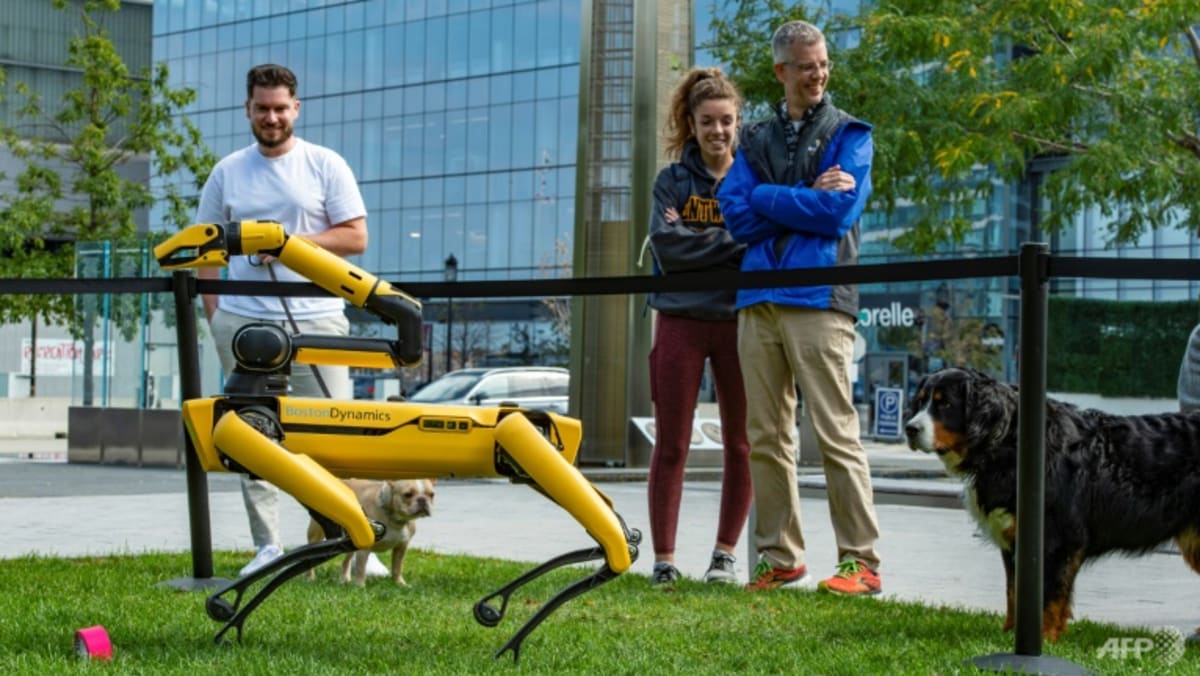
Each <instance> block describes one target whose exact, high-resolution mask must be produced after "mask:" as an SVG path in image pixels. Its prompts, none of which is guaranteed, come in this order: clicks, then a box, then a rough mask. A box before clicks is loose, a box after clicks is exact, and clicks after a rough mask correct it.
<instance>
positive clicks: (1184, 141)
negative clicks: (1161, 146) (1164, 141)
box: [1170, 134, 1200, 160]
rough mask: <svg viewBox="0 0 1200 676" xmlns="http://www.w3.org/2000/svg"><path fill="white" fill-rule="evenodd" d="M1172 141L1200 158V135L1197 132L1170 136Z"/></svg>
mask: <svg viewBox="0 0 1200 676" xmlns="http://www.w3.org/2000/svg"><path fill="white" fill-rule="evenodd" d="M1170 140H1171V143H1174V144H1175V145H1177V146H1179V147H1180V148H1183V149H1184V150H1187V151H1189V152H1191V153H1192V154H1193V155H1195V156H1196V159H1198V160H1200V136H1196V135H1195V134H1180V135H1178V136H1172V137H1170Z"/></svg>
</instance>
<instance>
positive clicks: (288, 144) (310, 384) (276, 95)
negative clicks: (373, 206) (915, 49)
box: [196, 64, 387, 575]
mask: <svg viewBox="0 0 1200 676" xmlns="http://www.w3.org/2000/svg"><path fill="white" fill-rule="evenodd" d="M299 115H300V100H299V99H298V98H296V76H295V74H294V73H292V71H290V70H288V69H287V68H285V67H283V66H279V65H275V64H264V65H260V66H255V67H254V68H251V69H250V71H249V72H248V73H247V74H246V117H247V118H248V119H249V120H250V131H251V133H252V134H254V138H255V140H256V143H254V144H253V145H250V146H247V147H245V148H242V149H241V150H237V151H235V152H233V153H230V154H229V155H227V156H226V157H225V158H224V159H222V160H221V161H220V162H218V163H217V165H216V166H215V167H213V170H212V174H211V175H210V176H209V177H208V181H207V182H206V183H205V184H204V191H203V192H202V193H201V196H200V207H199V208H198V209H197V211H196V222H197V223H225V222H228V221H244V220H272V221H279V222H281V223H283V225H284V228H285V229H286V230H287V232H288V233H289V234H298V235H303V236H304V237H306V238H307V239H309V240H311V241H312V242H314V243H315V244H317V245H319V246H321V247H323V248H325V249H327V250H329V251H331V252H333V253H335V254H338V255H339V256H353V255H355V254H360V253H362V252H363V251H364V250H366V247H367V209H366V206H365V205H364V204H363V199H362V195H361V194H360V193H359V190H358V184H357V183H356V182H355V179H354V173H353V172H352V171H351V170H350V167H349V165H347V164H346V161H345V160H344V159H342V157H341V156H339V155H338V154H337V153H335V152H334V151H332V150H330V149H328V148H324V147H321V146H318V145H315V144H312V143H308V142H307V141H304V140H303V139H300V138H298V137H296V136H294V135H293V126H294V124H295V122H296V119H297V118H298V117H299ZM199 274H200V276H201V277H203V278H209V279H215V278H217V277H218V276H219V275H220V272H219V271H218V270H217V269H215V268H201V269H200V273H199ZM228 278H229V279H233V280H239V281H270V280H272V279H274V280H278V281H280V282H294V281H308V280H307V279H306V278H304V277H302V276H300V275H299V274H297V273H295V272H293V271H292V270H289V269H288V268H287V267H285V266H284V265H283V264H282V263H279V262H278V261H276V260H275V259H274V257H272V256H266V255H263V256H258V255H255V256H234V257H232V258H231V259H230V261H229V266H228ZM203 300H204V313H205V315H207V317H208V322H209V327H210V329H211V330H212V333H213V339H214V340H215V341H216V346H217V354H218V355H219V356H220V358H221V368H222V369H223V370H224V372H225V374H226V375H228V374H229V373H230V372H231V371H232V370H233V367H234V364H235V362H234V358H233V353H232V346H231V341H232V338H233V334H234V333H235V332H236V331H237V330H238V329H239V328H241V327H242V326H243V325H245V324H250V323H259V322H269V323H274V324H278V325H279V326H281V327H283V328H284V329H285V330H286V331H288V332H289V333H304V334H325V335H333V334H338V335H346V334H347V333H348V332H349V328H350V324H349V321H348V320H347V319H346V315H345V312H344V309H345V302H344V301H343V300H342V299H341V298H336V297H332V296H330V297H321V298H294V297H293V298H283V297H276V296H233V295H222V296H211V295H205V296H204V297H203ZM318 371H319V374H318ZM291 394H293V395H296V396H307V397H329V398H333V399H351V398H353V390H352V388H351V384H350V373H349V369H348V368H347V367H345V366H321V367H311V366H309V365H299V364H298V365H293V368H292V374H291ZM242 495H243V497H244V498H245V502H246V511H247V513H248V515H249V517H250V533H251V537H252V538H253V539H254V546H255V548H256V550H257V551H256V554H255V557H254V559H253V560H252V561H251V562H250V563H248V564H247V565H246V567H244V568H243V569H242V571H241V574H242V575H245V574H247V573H249V572H252V571H254V570H256V569H258V568H259V567H261V566H263V565H265V564H267V563H269V562H270V561H272V560H273V559H275V558H278V557H279V556H282V554H283V547H282V544H281V542H280V536H279V491H278V489H276V488H275V487H274V486H272V485H271V484H269V483H266V482H265V481H259V480H254V479H250V478H249V477H247V476H245V475H243V477H242ZM372 564H373V565H372V568H373V569H374V570H375V571H378V570H382V571H383V572H384V573H385V574H386V572H387V571H386V569H385V568H384V566H383V564H382V563H380V562H379V561H378V559H374V560H373V561H372Z"/></svg>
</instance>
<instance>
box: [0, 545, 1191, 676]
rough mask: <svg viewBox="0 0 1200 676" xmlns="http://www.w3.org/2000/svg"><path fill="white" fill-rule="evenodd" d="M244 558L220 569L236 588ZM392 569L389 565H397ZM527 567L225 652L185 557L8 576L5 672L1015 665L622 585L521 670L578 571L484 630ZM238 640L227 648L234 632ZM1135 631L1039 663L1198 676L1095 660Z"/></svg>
mask: <svg viewBox="0 0 1200 676" xmlns="http://www.w3.org/2000/svg"><path fill="white" fill-rule="evenodd" d="M245 558H246V554H245V553H244V552H239V553H228V552H217V553H216V554H215V559H214V562H215V567H216V571H217V574H218V575H221V574H225V575H232V574H234V571H236V570H237V568H238V567H239V566H240V565H242V564H243V563H244V562H245ZM385 558H386V557H385ZM529 567H530V566H528V565H525V564H515V563H511V562H505V561H496V560H491V559H477V558H472V557H465V556H444V555H440V554H434V553H430V552H426V551H420V550H415V551H413V552H410V554H409V560H408V564H407V566H406V575H405V577H406V578H407V579H408V582H409V584H410V585H411V586H409V587H407V588H400V587H395V586H393V585H392V584H391V582H390V581H385V580H369V581H368V583H367V586H366V588H365V589H359V588H356V587H348V586H345V585H342V584H341V583H340V581H339V580H338V579H337V572H338V570H337V569H338V566H337V565H336V564H332V563H330V564H326V565H325V566H324V567H322V568H321V569H320V571H319V574H318V577H317V579H316V580H312V581H310V580H307V579H305V578H303V577H301V578H297V579H295V580H293V581H291V582H289V583H287V584H286V585H284V586H283V587H282V588H281V589H280V590H279V591H277V592H276V593H275V594H274V596H272V597H271V598H269V599H268V600H267V601H266V602H265V603H263V605H262V606H260V607H259V608H258V610H256V611H255V613H254V614H252V615H251V616H250V618H249V619H248V620H247V622H246V624H245V634H244V637H243V640H242V642H241V643H233V644H225V645H215V644H214V642H213V636H214V634H215V633H216V631H217V629H218V628H219V627H220V625H219V624H218V623H217V622H214V621H213V620H210V619H209V618H208V616H207V615H206V614H205V611H204V601H205V598H206V594H205V593H202V592H180V591H176V590H173V589H170V588H168V587H163V586H160V585H159V583H162V582H165V581H168V580H171V579H175V578H186V577H189V576H190V575H191V558H190V556H189V555H187V554H144V555H138V556H132V555H131V556H106V557H95V558H77V559H58V558H21V559H11V560H3V561H0V591H2V592H3V593H0V639H2V641H3V642H2V644H0V673H3V674H13V673H15V674H51V673H74V672H79V671H86V672H89V673H98V672H105V673H146V674H169V673H179V674H196V673H206V674H238V675H241V674H271V675H282V674H307V673H311V674H327V673H333V672H341V673H354V674H367V673H404V674H432V673H478V672H497V671H498V672H512V671H516V672H531V673H555V674H559V673H602V674H617V673H628V674H670V673H689V674H694V673H751V672H754V673H787V674H898V673H910V674H948V673H960V672H971V671H973V670H972V669H971V668H970V667H969V666H968V665H967V664H966V663H965V662H966V661H967V660H969V659H970V658H972V657H975V656H980V655H987V654H991V653H1007V652H1011V651H1012V650H1013V638H1012V635H1011V634H1006V633H1003V632H1001V630H1000V626H1001V622H1002V618H1001V617H999V616H998V615H995V614H989V613H980V612H966V611H962V610H956V609H944V608H930V607H926V606H921V605H917V604H913V603H899V602H892V601H884V600H879V599H845V598H835V597H828V596H825V595H821V594H817V593H814V592H796V591H779V592H774V593H766V594H749V593H746V592H744V591H742V590H741V589H740V588H738V587H733V586H724V585H705V584H703V583H700V582H695V581H685V582H684V583H682V584H681V585H680V586H679V587H678V588H677V589H676V590H675V591H674V592H664V591H662V590H659V589H654V588H651V587H650V585H649V581H648V579H647V578H646V577H644V576H640V575H623V576H621V577H619V578H617V579H616V580H614V581H612V582H610V583H608V584H607V585H604V586H602V587H600V588H599V589H597V590H595V591H592V592H589V593H587V594H584V595H583V596H582V597H579V598H576V599H575V600H573V601H571V602H569V603H567V604H566V605H565V606H563V607H562V608H560V609H559V610H558V611H557V612H555V613H554V614H552V615H551V616H550V618H549V619H547V620H546V621H545V622H544V623H543V624H542V626H541V627H540V628H538V629H537V630H536V631H534V632H533V634H531V635H530V636H529V638H528V639H526V641H525V643H524V645H523V647H522V650H521V658H520V661H519V662H518V663H517V664H516V665H515V666H514V665H513V662H512V658H511V655H506V656H505V657H504V658H502V659H500V660H494V659H493V657H492V656H493V654H494V653H495V652H496V651H497V650H498V649H499V647H500V646H501V645H503V643H504V642H505V641H506V640H507V639H508V638H509V637H510V636H511V635H512V634H513V633H514V632H516V630H517V628H518V627H520V625H521V624H522V623H523V622H524V621H525V620H526V619H528V618H529V617H530V616H532V614H533V613H534V611H535V610H536V609H537V607H538V606H539V605H540V604H541V603H542V602H543V601H545V600H546V599H548V598H549V597H550V596H551V594H553V593H554V592H555V591H556V590H557V589H559V588H561V587H563V586H565V585H566V584H568V583H569V582H571V581H573V580H574V579H576V578H577V577H580V576H581V574H583V573H585V572H586V571H585V570H582V569H566V570H560V571H556V572H555V573H552V574H551V575H549V576H547V577H546V578H544V579H543V580H541V581H538V582H535V583H533V584H532V585H530V586H528V587H525V588H524V589H522V590H519V591H518V592H517V593H516V594H515V595H514V597H513V599H512V602H511V603H510V606H509V609H508V616H507V617H506V618H505V619H504V621H503V622H501V623H500V625H499V626H498V627H495V628H487V627H483V626H481V625H479V624H477V623H476V622H475V619H474V616H473V614H472V608H473V606H474V604H475V602H476V601H478V600H479V599H480V598H482V597H483V596H485V595H487V594H490V593H491V592H493V591H494V590H495V589H496V588H498V587H500V586H501V585H502V584H504V583H506V582H508V581H509V580H511V579H513V578H515V577H516V576H518V575H519V574H521V573H523V572H524V571H526V570H527V569H528V568H529ZM96 624H99V625H103V626H104V627H105V628H106V629H107V630H108V633H109V635H110V637H111V639H112V642H113V645H114V658H113V662H112V663H111V664H105V663H100V662H97V663H92V664H89V663H87V662H86V661H83V660H80V659H78V658H77V657H76V656H75V654H74V634H75V630H77V629H79V628H82V627H87V626H91V625H96ZM231 633H232V632H231ZM1135 635H1140V636H1143V637H1149V636H1151V634H1149V633H1146V632H1143V633H1140V634H1136V633H1135V632H1133V631H1132V630H1129V629H1126V628H1118V627H1113V626H1108V625H1099V624H1092V623H1088V622H1076V623H1074V624H1072V625H1071V628H1070V631H1069V632H1068V633H1067V635H1066V637H1065V638H1064V639H1063V640H1062V641H1060V642H1059V643H1057V644H1053V645H1050V644H1047V645H1046V647H1045V654H1047V655H1053V656H1056V657H1060V658H1062V659H1066V660H1069V661H1071V662H1074V663H1075V664H1078V665H1081V666H1085V667H1088V668H1090V669H1093V670H1095V671H1097V672H1099V673H1104V674H1109V673H1152V674H1165V673H1179V674H1195V673H1200V651H1197V650H1196V649H1193V648H1189V649H1188V651H1187V653H1186V654H1185V655H1184V657H1183V659H1182V660H1180V661H1179V662H1178V663H1177V664H1175V665H1174V666H1171V667H1168V666H1166V665H1165V664H1164V663H1163V662H1162V661H1161V660H1154V659H1147V660H1146V661H1145V662H1141V661H1139V660H1137V659H1135V658H1133V657H1128V658H1127V659H1114V658H1106V657H1101V656H1099V655H1098V651H1099V650H1100V648H1101V647H1102V646H1103V645H1104V644H1105V642H1106V641H1107V640H1108V639H1110V638H1113V637H1131V636H1135Z"/></svg>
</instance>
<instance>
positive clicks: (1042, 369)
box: [973, 242, 1091, 674]
mask: <svg viewBox="0 0 1200 676" xmlns="http://www.w3.org/2000/svg"><path fill="white" fill-rule="evenodd" d="M1049 252H1050V247H1049V246H1048V245H1047V244H1044V243H1042V242H1026V243H1025V244H1022V245H1021V255H1020V264H1019V267H1020V270H1019V272H1020V276H1021V343H1020V350H1021V351H1020V357H1019V359H1018V379H1019V385H1020V389H1019V400H1020V401H1019V410H1018V417H1019V422H1018V425H1019V427H1018V429H1017V551H1016V580H1015V582H1014V585H1015V589H1014V594H1015V596H1016V608H1015V610H1014V613H1015V618H1014V619H1015V621H1016V627H1015V629H1014V634H1015V638H1016V653H1015V654H1012V655H1009V654H1006V653H998V654H995V655H987V656H984V657H977V658H975V659H974V660H973V663H974V664H975V666H977V667H979V668H980V669H988V670H991V671H1002V672H1019V673H1027V674H1089V673H1091V672H1089V671H1088V670H1086V669H1084V668H1082V667H1080V666H1078V665H1076V664H1074V663H1072V662H1067V661H1066V660H1061V659H1059V658H1057V657H1045V656H1043V655H1042V602H1043V594H1042V578H1043V565H1042V561H1043V555H1044V548H1045V542H1044V540H1045V532H1044V526H1045V509H1046V507H1045V506H1046V308H1047V306H1048V302H1047V297H1048V295H1049V293H1048V286H1047V283H1048V281H1049V278H1050V274H1049Z"/></svg>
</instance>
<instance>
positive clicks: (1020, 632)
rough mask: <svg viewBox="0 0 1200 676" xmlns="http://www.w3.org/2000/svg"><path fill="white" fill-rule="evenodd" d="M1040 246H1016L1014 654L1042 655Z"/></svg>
mask: <svg viewBox="0 0 1200 676" xmlns="http://www.w3.org/2000/svg"><path fill="white" fill-rule="evenodd" d="M1048 252H1049V247H1048V246H1047V245H1045V244H1025V245H1023V246H1022V247H1021V357H1020V365H1019V369H1020V370H1019V372H1018V373H1019V375H1018V378H1019V381H1020V395H1019V396H1020V413H1019V415H1020V428H1019V429H1018V430H1017V434H1018V437H1017V551H1016V564H1017V571H1016V597H1017V598H1016V611H1015V612H1016V618H1015V619H1016V629H1015V637H1016V650H1017V654H1018V655H1041V654H1042V603H1043V598H1042V568H1043V566H1042V557H1043V550H1044V546H1045V545H1044V539H1045V533H1044V532H1043V530H1044V525H1045V504H1046V432H1045V430H1046V306H1047V281H1048V279H1049V276H1048V275H1047V274H1046V254H1047V253H1048Z"/></svg>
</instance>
